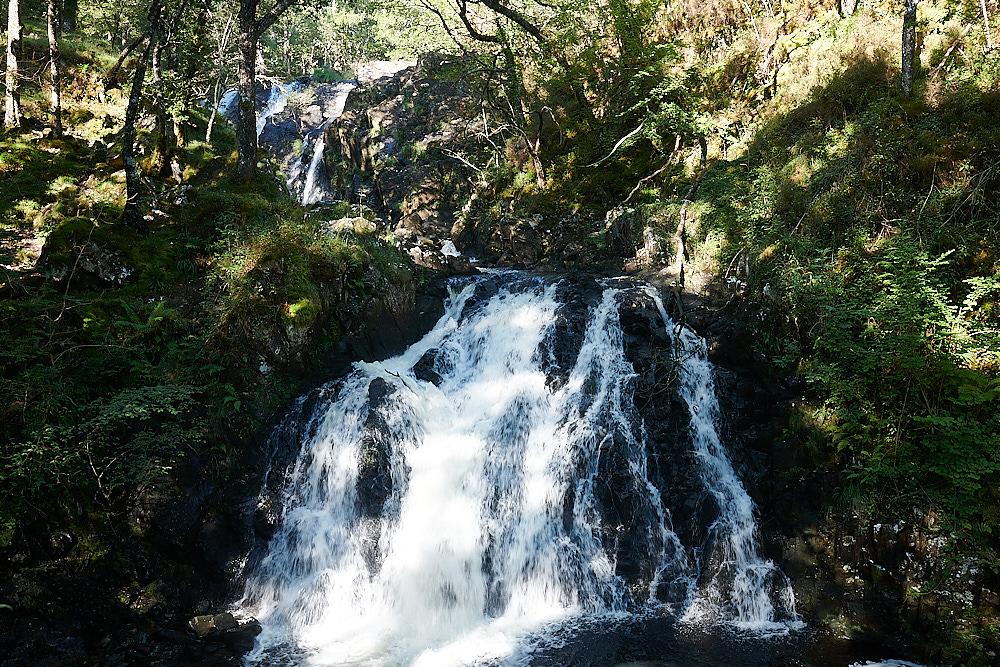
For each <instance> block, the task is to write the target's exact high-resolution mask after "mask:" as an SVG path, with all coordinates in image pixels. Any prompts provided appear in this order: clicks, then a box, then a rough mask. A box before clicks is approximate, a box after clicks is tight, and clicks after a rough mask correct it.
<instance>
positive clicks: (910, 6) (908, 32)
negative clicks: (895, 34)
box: [900, 0, 917, 97]
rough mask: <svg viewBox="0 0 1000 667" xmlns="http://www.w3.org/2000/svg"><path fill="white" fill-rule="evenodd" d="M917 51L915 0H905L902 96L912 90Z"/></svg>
mask: <svg viewBox="0 0 1000 667" xmlns="http://www.w3.org/2000/svg"><path fill="white" fill-rule="evenodd" d="M916 52H917V0H906V8H905V9H904V10H903V63H902V65H903V66H902V70H903V71H902V75H901V76H900V83H901V87H902V89H903V96H904V97H909V96H910V94H911V93H912V92H913V70H914V66H915V60H916Z"/></svg>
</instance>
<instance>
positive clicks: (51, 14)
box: [46, 0, 62, 137]
mask: <svg viewBox="0 0 1000 667" xmlns="http://www.w3.org/2000/svg"><path fill="white" fill-rule="evenodd" d="M57 15H58V10H57V7H56V0H49V6H48V12H47V13H46V16H47V19H48V32H49V76H50V77H51V79H52V88H51V93H52V94H51V102H52V132H53V134H55V136H57V137H61V136H62V107H61V105H60V100H59V37H58V33H59V19H58V16H57Z"/></svg>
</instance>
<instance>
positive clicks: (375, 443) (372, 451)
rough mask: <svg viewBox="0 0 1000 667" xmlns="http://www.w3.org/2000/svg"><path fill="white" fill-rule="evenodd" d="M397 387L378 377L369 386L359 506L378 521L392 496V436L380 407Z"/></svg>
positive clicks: (359, 462)
mask: <svg viewBox="0 0 1000 667" xmlns="http://www.w3.org/2000/svg"><path fill="white" fill-rule="evenodd" d="M395 391H396V389H395V387H392V386H391V385H389V383H388V382H386V381H385V380H383V379H382V378H375V379H374V380H372V381H371V384H370V385H369V387H368V406H369V407H368V417H367V419H366V421H365V433H364V435H363V436H362V442H361V448H360V452H359V455H358V481H357V505H358V510H359V512H360V513H361V514H362V516H366V517H372V518H377V517H378V516H380V515H381V513H382V508H383V507H384V505H385V501H386V500H387V499H388V498H389V496H390V495H391V494H392V469H391V461H390V445H389V438H391V437H392V434H391V429H389V428H388V426H387V424H386V422H385V417H384V416H383V414H382V413H381V411H380V408H381V407H382V406H383V405H385V402H386V399H387V398H388V397H389V396H390V395H392V394H393V393H395Z"/></svg>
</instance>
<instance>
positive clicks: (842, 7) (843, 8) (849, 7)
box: [837, 0, 858, 18]
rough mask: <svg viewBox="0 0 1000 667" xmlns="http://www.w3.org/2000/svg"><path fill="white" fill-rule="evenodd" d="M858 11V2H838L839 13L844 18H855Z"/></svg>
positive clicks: (840, 0)
mask: <svg viewBox="0 0 1000 667" xmlns="http://www.w3.org/2000/svg"><path fill="white" fill-rule="evenodd" d="M857 9H858V0H837V11H838V12H839V13H840V15H841V16H842V17H843V18H847V17H848V16H854V12H855V11H857Z"/></svg>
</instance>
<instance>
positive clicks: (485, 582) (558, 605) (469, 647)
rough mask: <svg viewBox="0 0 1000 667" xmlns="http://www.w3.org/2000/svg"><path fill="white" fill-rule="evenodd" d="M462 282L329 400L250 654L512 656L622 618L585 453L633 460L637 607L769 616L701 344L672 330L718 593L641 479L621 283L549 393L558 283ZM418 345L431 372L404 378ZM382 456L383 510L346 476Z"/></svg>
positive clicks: (748, 512)
mask: <svg viewBox="0 0 1000 667" xmlns="http://www.w3.org/2000/svg"><path fill="white" fill-rule="evenodd" d="M474 290H475V285H474V284H473V285H469V286H467V287H466V288H465V289H464V290H463V291H462V292H461V293H457V294H453V296H452V298H451V299H450V301H449V303H448V304H447V308H446V313H445V315H444V316H443V317H442V318H441V320H440V321H439V322H438V324H437V326H435V328H434V329H433V330H432V331H431V332H430V333H428V334H427V335H426V336H425V337H424V338H423V339H422V340H421V341H419V342H418V343H416V344H414V345H413V346H412V347H410V348H409V349H408V350H407V351H406V352H404V353H403V354H402V355H400V356H398V357H395V358H392V359H389V360H386V361H383V362H377V363H358V364H356V370H355V372H354V373H353V374H352V375H351V376H349V377H348V378H347V379H346V380H344V381H343V382H342V383H341V384H340V386H339V388H338V391H337V396H338V398H337V400H335V401H334V402H333V403H330V404H328V405H326V406H324V407H323V410H324V411H325V412H324V414H322V416H321V417H319V418H318V424H319V426H318V428H317V429H316V432H315V435H314V436H313V437H312V439H311V440H310V441H308V442H305V443H303V446H302V450H301V452H300V454H299V456H298V458H297V460H296V461H295V462H294V464H293V465H292V466H291V467H290V469H289V470H288V472H287V482H288V483H287V487H286V491H285V494H284V498H283V516H282V517H281V521H280V524H279V527H278V529H277V531H276V532H275V534H274V536H273V538H272V540H271V542H270V544H269V546H268V551H267V553H266V555H265V556H264V557H263V559H262V560H261V561H260V562H259V564H258V565H257V566H255V567H254V568H253V569H252V571H251V572H250V574H249V576H248V579H247V585H246V589H245V594H244V598H243V599H242V600H241V601H240V602H239V603H238V607H239V611H240V613H241V614H243V615H252V616H255V617H256V618H257V619H258V620H259V621H260V622H261V624H262V626H263V628H264V630H263V632H262V634H261V635H260V636H259V637H258V643H257V647H256V648H255V650H254V652H253V653H252V654H251V655H250V656H249V658H248V660H249V662H250V663H251V664H261V665H265V664H266V665H272V664H296V665H365V666H369V665H370V666H375V665H378V666H389V665H433V666H435V667H438V666H443V665H468V664H474V663H477V662H481V661H484V660H486V661H490V660H493V661H496V660H500V661H504V660H508V661H510V662H518V663H522V662H526V661H525V660H522V659H515V658H514V657H513V656H516V655H518V651H519V650H520V648H519V643H520V642H521V641H523V638H524V637H525V636H526V635H527V634H528V633H532V632H535V631H538V630H539V629H540V628H543V627H545V626H546V625H547V624H553V623H558V622H560V621H564V620H566V619H569V618H572V617H577V616H581V615H588V616H595V615H598V616H599V615H614V614H622V613H625V612H626V611H629V610H630V605H631V607H632V608H634V607H635V604H636V593H635V591H631V592H630V591H628V590H627V586H626V584H625V582H624V581H623V580H622V579H621V578H620V577H618V576H616V574H615V571H616V563H615V562H614V556H613V555H609V553H608V552H607V551H606V549H605V546H604V544H602V535H603V536H606V535H607V534H608V532H609V531H610V532H613V531H614V529H615V528H616V527H615V526H602V518H601V517H602V513H601V507H600V503H599V502H598V500H597V492H596V491H597V490H596V485H598V484H600V483H603V480H601V479H599V476H598V462H599V460H600V458H601V455H602V452H608V451H610V450H612V449H613V448H618V449H616V450H615V451H620V452H622V453H623V455H624V456H626V457H627V459H628V461H629V464H628V468H629V470H628V474H629V475H631V479H632V482H631V486H630V488H632V489H636V490H637V491H636V495H639V496H642V498H641V502H642V504H643V506H644V507H646V508H647V509H648V511H647V512H646V516H649V517H652V519H650V520H648V521H646V523H645V525H643V526H642V529H643V530H645V533H644V535H643V542H644V543H645V544H646V545H647V547H648V552H647V556H646V560H647V561H648V562H649V563H651V564H652V567H653V569H654V570H655V572H652V573H651V575H652V576H650V577H649V589H648V595H647V594H644V595H643V596H640V597H645V599H640V600H638V604H639V605H640V606H641V605H642V604H645V603H648V604H649V605H650V606H652V605H653V604H655V603H656V600H657V592H658V589H659V588H660V587H663V588H664V590H667V589H669V590H686V591H689V592H690V594H689V597H692V596H693V597H694V601H693V603H692V604H691V605H690V606H691V607H696V606H698V605H701V606H702V608H704V607H705V606H706V605H709V604H714V605H716V606H717V608H718V609H719V616H720V620H728V621H731V622H735V623H737V624H739V625H744V626H747V627H751V626H759V625H760V623H761V622H766V623H772V624H773V623H775V622H776V621H778V620H780V619H779V618H778V617H779V616H780V615H781V614H780V613H775V611H774V609H773V605H771V606H772V609H770V610H768V609H766V608H765V606H766V605H765V604H764V602H762V601H760V600H759V598H760V595H764V596H765V597H766V596H767V595H768V593H767V592H766V591H765V592H764V593H760V594H758V591H756V590H751V589H752V588H753V586H764V585H765V584H766V583H767V582H766V581H765V580H766V579H768V577H769V576H771V575H768V574H766V572H764V570H765V569H766V568H770V569H769V570H767V571H775V572H776V570H775V569H774V566H773V565H772V564H770V562H769V561H761V559H760V558H759V557H758V556H756V550H755V548H754V546H753V544H752V543H751V541H752V539H753V533H754V528H753V517H752V506H750V505H749V498H748V497H746V493H745V492H744V491H742V487H741V486H740V484H739V481H738V479H736V477H735V474H734V473H733V471H732V466H731V465H729V463H728V460H727V459H726V458H725V453H724V450H723V449H722V447H721V445H720V444H719V442H718V435H717V434H715V428H714V420H715V418H716V416H717V411H718V408H717V403H716V402H715V398H714V395H713V396H709V395H708V394H710V393H711V391H712V382H711V371H710V369H708V370H703V369H702V367H701V366H700V365H699V364H702V363H704V364H706V365H707V363H708V362H707V360H704V355H703V353H702V354H699V353H697V351H696V350H695V346H694V343H692V342H691V341H693V340H696V337H694V335H693V334H690V333H689V332H680V333H679V334H677V335H678V336H679V340H680V341H681V343H680V345H679V347H680V348H683V349H684V350H686V351H688V352H691V353H690V354H687V355H686V356H685V358H684V360H683V366H682V369H681V373H680V375H681V385H682V386H681V393H682V395H683V396H684V399H685V400H686V401H687V402H688V405H689V406H691V412H692V426H691V431H692V435H693V439H694V440H695V441H697V442H696V443H695V448H696V452H697V454H698V456H699V457H700V458H701V459H702V461H703V464H704V465H703V468H704V470H705V484H706V486H707V487H708V489H709V490H710V491H711V493H713V494H715V495H716V497H717V498H718V499H719V504H720V506H721V511H722V515H721V516H720V518H719V520H718V521H717V522H716V525H715V526H713V530H714V531H715V533H716V536H717V540H718V541H719V542H720V543H724V544H725V545H727V546H725V547H720V548H723V549H728V550H727V551H725V554H726V555H725V556H724V560H726V559H729V560H731V561H732V562H733V565H732V566H731V567H730V568H729V569H731V570H732V574H733V575H734V576H733V577H732V579H733V581H734V582H735V583H733V585H732V586H731V587H728V588H727V590H729V591H731V595H730V596H729V598H727V599H723V597H724V596H723V595H722V594H721V593H718V594H716V593H715V592H713V589H712V587H711V586H709V588H708V591H707V592H702V593H700V594H698V595H696V596H695V595H694V593H693V591H694V581H695V577H696V574H697V573H696V572H694V571H693V565H692V564H693V562H694V560H695V559H694V558H693V557H692V555H691V554H689V551H690V550H686V549H685V548H684V547H683V546H682V545H681V543H680V541H679V539H678V538H677V536H676V535H675V534H674V533H673V531H672V530H671V529H670V519H669V513H668V512H667V510H666V509H665V508H664V507H663V505H662V503H661V499H660V494H659V492H658V491H657V489H656V488H655V487H654V486H653V484H652V483H651V482H650V480H649V479H648V477H647V469H646V460H647V452H646V450H645V448H646V443H645V431H644V428H643V427H642V424H641V423H637V422H638V421H639V420H638V419H637V417H636V415H635V411H634V408H633V407H632V394H631V390H630V384H631V381H632V378H633V377H634V371H633V369H632V366H631V364H630V363H629V362H628V360H627V358H626V357H625V352H624V344H623V339H622V331H621V327H620V323H619V319H618V318H619V316H618V305H617V300H618V296H619V294H620V290H617V289H606V290H605V292H604V294H603V298H602V300H601V302H600V303H599V304H598V305H597V306H595V307H594V308H593V309H592V312H591V313H590V315H589V321H588V323H587V326H586V331H585V334H584V336H583V342H582V344H581V345H580V348H579V351H578V353H577V354H576V360H575V363H574V364H573V367H572V369H566V370H568V371H569V372H568V375H567V379H566V381H565V382H564V383H562V384H561V385H560V383H559V382H553V381H551V379H550V378H548V377H547V375H546V372H545V368H546V367H548V366H550V365H551V364H552V363H554V356H553V353H552V348H551V347H550V346H551V345H552V336H553V334H554V333H555V324H556V321H557V316H558V312H559V310H560V308H561V304H560V303H559V302H558V300H557V298H556V295H557V293H558V286H556V285H552V284H544V283H542V282H538V281H526V280H521V281H520V282H519V283H517V284H516V287H515V286H513V285H512V286H511V287H509V288H501V289H500V290H499V292H497V293H496V294H495V295H494V296H493V297H492V298H490V299H489V300H488V301H487V302H485V303H472V302H470V298H471V296H472V294H473V292H474ZM657 303H659V301H657ZM660 307H661V310H662V304H661V305H660ZM664 318H665V322H667V325H668V329H669V328H671V327H670V326H669V320H668V319H666V316H665V314H664ZM427 353H431V354H432V355H434V363H433V369H434V373H435V374H436V376H437V377H436V383H431V382H429V381H426V380H422V379H418V377H417V376H418V375H420V373H417V372H415V370H414V369H415V367H416V366H418V362H421V363H422V360H425V355H426V354H427ZM706 374H707V375H706ZM706 377H707V380H706V379H705V378H706ZM438 379H439V381H437V380H438ZM713 406H715V407H713ZM713 411H714V412H713ZM373 425H375V426H376V427H375V428H373ZM713 434H714V435H713ZM379 448H381V449H379ZM379 456H382V460H383V467H385V468H387V470H386V472H385V476H384V479H383V486H388V487H390V488H388V489H387V490H386V492H385V495H384V498H383V497H379V504H380V508H379V512H378V513H377V514H376V513H372V512H371V511H365V510H364V509H363V506H364V505H365V502H366V501H365V500H364V499H363V498H362V494H364V493H366V491H365V490H364V489H365V488H367V487H365V484H366V483H367V482H366V481H365V480H363V479H360V477H359V469H366V470H370V469H371V465H370V464H371V461H372V460H374V459H377V458H378V457H379ZM369 481H370V480H369ZM727 486H734V487H735V488H737V489H739V491H736V490H733V489H727ZM741 494H742V496H741ZM365 497H366V498H369V497H370V494H369V496H365ZM744 499H745V502H746V504H747V505H746V507H743V506H742V505H741V503H743V502H744ZM369 509H370V508H369ZM744 519H746V521H745V520H744ZM747 521H749V523H747ZM739 550H742V551H739ZM741 554H742V555H741ZM727 562H728V560H727ZM758 571H759V575H758V574H757V573H758ZM741 573H742V574H741ZM779 574H780V573H779ZM725 576H726V577H727V578H729V574H726V575H725ZM744 589H746V590H744ZM719 590H720V591H721V590H722V589H721V588H719ZM737 595H741V596H745V597H746V598H748V600H749V601H747V602H745V603H744V602H742V601H737V600H735V597H734V596H737ZM741 600H742V598H741ZM788 603H789V604H790V605H793V601H791V600H790V599H789V600H788ZM767 604H771V603H770V602H768V603H767ZM787 611H788V610H785V612H787ZM790 613H791V617H794V609H793V607H792V608H791V612H790ZM786 616H787V613H786ZM521 654H522V656H523V651H522V653H521Z"/></svg>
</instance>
